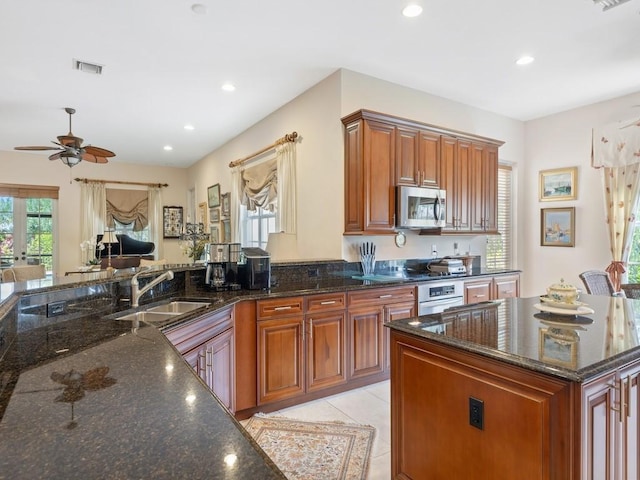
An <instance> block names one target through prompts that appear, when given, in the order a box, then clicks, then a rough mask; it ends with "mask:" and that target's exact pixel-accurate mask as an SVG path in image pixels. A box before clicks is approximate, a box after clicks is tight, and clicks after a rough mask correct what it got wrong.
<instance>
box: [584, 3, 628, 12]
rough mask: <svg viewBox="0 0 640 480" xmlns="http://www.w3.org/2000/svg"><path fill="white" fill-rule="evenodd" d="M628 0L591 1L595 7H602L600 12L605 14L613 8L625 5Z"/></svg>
mask: <svg viewBox="0 0 640 480" xmlns="http://www.w3.org/2000/svg"><path fill="white" fill-rule="evenodd" d="M628 1H629V0H593V3H595V4H596V5H602V11H603V12H606V11H607V10H609V9H612V8H613V7H617V6H618V5H622V4H623V3H627V2H628Z"/></svg>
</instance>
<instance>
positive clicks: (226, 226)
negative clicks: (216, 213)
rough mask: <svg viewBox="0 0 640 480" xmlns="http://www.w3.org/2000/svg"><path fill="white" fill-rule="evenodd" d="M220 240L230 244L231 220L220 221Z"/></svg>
mask: <svg viewBox="0 0 640 480" xmlns="http://www.w3.org/2000/svg"><path fill="white" fill-rule="evenodd" d="M222 238H223V239H224V240H223V241H224V243H230V242H231V220H222Z"/></svg>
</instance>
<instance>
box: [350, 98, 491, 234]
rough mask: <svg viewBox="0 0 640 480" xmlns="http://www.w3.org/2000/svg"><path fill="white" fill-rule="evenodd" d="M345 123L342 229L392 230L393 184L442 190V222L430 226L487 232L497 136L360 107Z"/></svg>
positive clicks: (360, 231)
mask: <svg viewBox="0 0 640 480" xmlns="http://www.w3.org/2000/svg"><path fill="white" fill-rule="evenodd" d="M342 122H343V124H344V126H345V230H344V233H345V235H384V234H392V233H394V232H395V211H396V197H395V187H396V186H397V185H409V186H421V187H436V188H441V189H444V190H446V191H447V219H446V226H445V227H443V228H442V229H441V230H439V231H428V232H429V233H431V234H434V233H435V234H437V233H455V234H465V233H467V234H478V233H480V232H484V233H495V232H496V230H497V223H496V218H497V193H498V192H497V181H498V179H497V175H498V171H497V168H498V147H499V146H500V145H502V143H503V142H500V141H498V140H493V139H490V138H484V137H479V136H475V135H471V134H467V133H464V132H458V131H454V130H446V129H443V128H440V127H436V126H434V125H429V124H426V123H420V122H415V121H412V120H407V119H404V118H399V117H394V116H391V115H385V114H381V113H376V112H371V111H368V110H359V111H357V112H354V113H352V114H351V115H348V116H346V117H344V118H343V119H342Z"/></svg>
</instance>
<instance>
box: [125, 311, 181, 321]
mask: <svg viewBox="0 0 640 480" xmlns="http://www.w3.org/2000/svg"><path fill="white" fill-rule="evenodd" d="M179 315H180V314H179V313H168V312H133V313H129V314H128V315H123V316H122V317H117V318H116V320H129V321H135V320H137V321H139V322H141V321H145V322H149V323H153V322H165V321H167V320H171V319H172V318H176V317H178V316H179Z"/></svg>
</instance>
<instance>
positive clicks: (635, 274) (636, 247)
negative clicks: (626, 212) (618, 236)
mask: <svg viewBox="0 0 640 480" xmlns="http://www.w3.org/2000/svg"><path fill="white" fill-rule="evenodd" d="M627 283H640V211H636V226H635V228H634V230H633V240H632V241H631V251H630V252H629V260H627Z"/></svg>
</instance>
